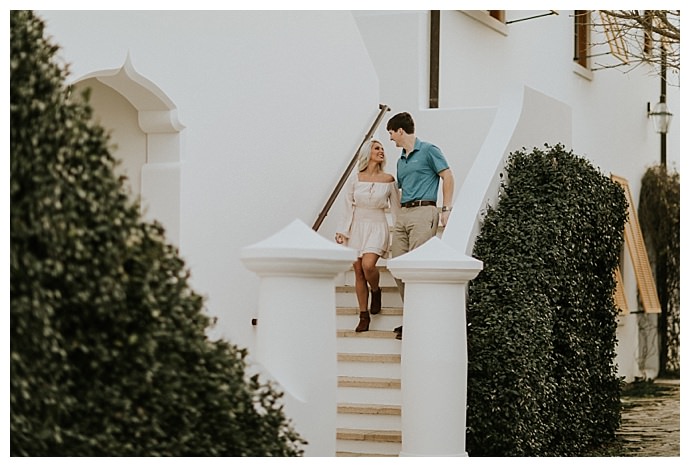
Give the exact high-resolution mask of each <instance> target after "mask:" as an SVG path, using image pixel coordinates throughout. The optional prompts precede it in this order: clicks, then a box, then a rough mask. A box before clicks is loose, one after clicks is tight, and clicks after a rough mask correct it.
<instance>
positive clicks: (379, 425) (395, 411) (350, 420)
mask: <svg viewBox="0 0 690 467" xmlns="http://www.w3.org/2000/svg"><path fill="white" fill-rule="evenodd" d="M400 415H401V410H400V406H399V405H392V404H356V403H349V402H348V403H341V404H338V415H337V426H339V427H341V428H349V429H360V430H400V426H401V419H400Z"/></svg>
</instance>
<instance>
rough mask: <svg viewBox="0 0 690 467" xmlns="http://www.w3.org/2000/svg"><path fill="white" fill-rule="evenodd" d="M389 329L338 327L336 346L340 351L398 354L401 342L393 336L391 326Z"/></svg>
mask: <svg viewBox="0 0 690 467" xmlns="http://www.w3.org/2000/svg"><path fill="white" fill-rule="evenodd" d="M389 329H390V330H389V331H377V330H370V331H364V332H355V331H354V330H350V329H339V330H338V331H337V336H338V339H337V340H336V348H337V350H338V352H340V353H357V352H368V353H374V354H400V347H401V344H402V342H401V341H399V340H397V339H396V338H395V332H393V328H392V327H391V328H389Z"/></svg>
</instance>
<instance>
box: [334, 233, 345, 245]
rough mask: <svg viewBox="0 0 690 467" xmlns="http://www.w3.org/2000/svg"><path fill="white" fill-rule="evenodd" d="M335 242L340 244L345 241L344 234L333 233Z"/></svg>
mask: <svg viewBox="0 0 690 467" xmlns="http://www.w3.org/2000/svg"><path fill="white" fill-rule="evenodd" d="M335 242H336V243H338V244H340V245H342V244H343V243H345V236H344V235H343V234H339V233H337V234H335Z"/></svg>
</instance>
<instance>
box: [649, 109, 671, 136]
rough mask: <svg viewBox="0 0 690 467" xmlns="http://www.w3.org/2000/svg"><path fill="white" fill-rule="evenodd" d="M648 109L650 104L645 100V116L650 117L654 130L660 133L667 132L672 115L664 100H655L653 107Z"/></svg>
mask: <svg viewBox="0 0 690 467" xmlns="http://www.w3.org/2000/svg"><path fill="white" fill-rule="evenodd" d="M649 109H650V104H649V102H647V118H649V117H651V118H652V121H653V122H654V128H656V132H657V133H661V134H662V135H665V134H666V133H668V126H669V124H670V123H671V117H673V114H672V113H671V112H670V111H669V110H668V105H666V102H664V101H661V102H657V103H656V104H655V105H654V109H652V110H649Z"/></svg>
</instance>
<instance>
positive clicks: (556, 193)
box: [467, 145, 627, 456]
mask: <svg viewBox="0 0 690 467" xmlns="http://www.w3.org/2000/svg"><path fill="white" fill-rule="evenodd" d="M505 175H506V176H505V179H504V180H503V183H502V187H501V188H502V192H501V194H500V197H499V200H498V203H497V205H496V206H495V207H489V208H488V209H487V212H486V215H485V218H484V221H483V226H482V229H481V233H480V235H479V237H478V239H477V242H476V244H475V249H474V256H476V257H477V258H478V259H481V260H482V261H483V262H484V270H483V271H481V273H480V274H479V275H478V276H477V278H476V279H474V280H473V281H471V283H470V286H469V298H468V308H467V320H468V352H469V356H468V366H469V368H468V415H467V450H468V453H469V454H470V455H472V456H563V455H578V454H580V453H582V452H584V451H585V450H586V449H588V448H589V447H591V446H596V445H598V444H600V443H603V442H606V441H607V440H610V439H612V438H613V437H614V434H615V430H616V428H617V427H618V426H619V424H620V384H621V382H620V380H619V378H618V377H617V376H616V367H615V363H614V356H615V346H616V326H617V324H616V315H617V313H618V310H617V309H616V307H615V305H614V302H613V291H614V289H615V278H614V271H615V267H616V266H617V264H618V260H619V254H620V251H621V247H622V243H623V236H622V235H623V227H624V225H625V222H626V219H627V217H626V216H627V211H626V209H627V203H626V200H625V196H624V193H623V190H622V188H621V187H620V186H619V185H618V184H616V183H614V182H613V181H612V180H611V179H610V178H609V177H606V176H603V175H602V174H601V173H600V172H599V171H598V170H596V169H594V168H593V167H592V166H591V164H590V163H589V162H588V161H586V160H585V159H583V158H580V157H577V156H575V155H574V154H572V152H568V151H565V150H564V148H563V147H562V146H561V145H556V146H555V147H550V146H548V145H546V146H545V150H540V149H538V148H535V149H534V150H533V151H532V152H531V153H527V152H525V151H524V149H523V150H522V151H517V152H515V153H513V154H511V156H510V158H509V161H508V164H507V167H506V170H505Z"/></svg>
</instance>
